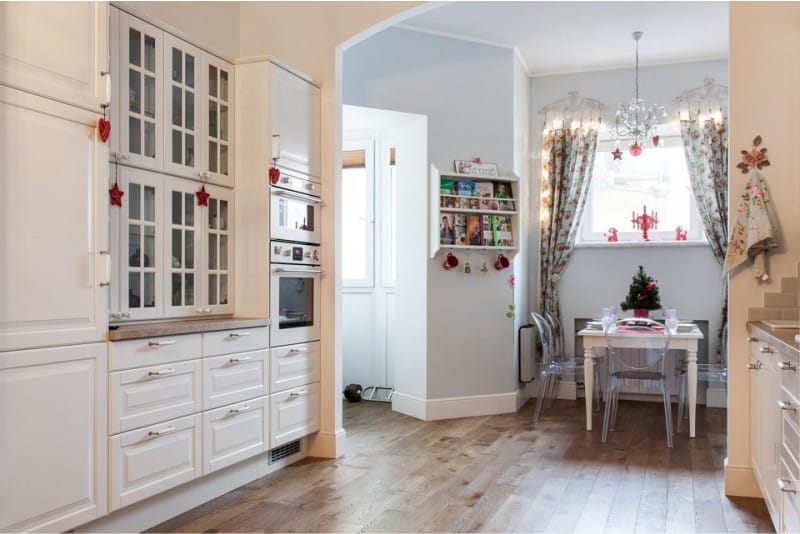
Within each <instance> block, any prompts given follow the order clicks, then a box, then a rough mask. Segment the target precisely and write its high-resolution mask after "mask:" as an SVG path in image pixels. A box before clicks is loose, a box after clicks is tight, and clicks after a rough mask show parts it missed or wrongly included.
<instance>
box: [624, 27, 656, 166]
mask: <svg viewBox="0 0 800 534" xmlns="http://www.w3.org/2000/svg"><path fill="white" fill-rule="evenodd" d="M642 33H643V32H633V40H634V41H636V67H635V73H636V81H635V85H634V93H633V98H632V99H631V101H630V102H628V104H627V105H625V104H622V103H620V105H619V110H618V111H617V114H616V116H615V124H614V130H615V133H616V135H617V137H624V138H628V139H633V144H631V146H630V153H631V154H632V155H634V156H638V155H639V154H641V153H642V148H643V147H642V145H643V144H644V141H645V140H646V139H648V138H650V139H652V141H653V145H658V141H659V138H658V133H657V123H658V117H659V115H661V116H664V115H665V112H664V108H663V107H662V106H657V105H655V104H653V105H651V106H650V107H647V105H646V104H645V102H644V100H642V99H641V98H639V39H641V38H642Z"/></svg>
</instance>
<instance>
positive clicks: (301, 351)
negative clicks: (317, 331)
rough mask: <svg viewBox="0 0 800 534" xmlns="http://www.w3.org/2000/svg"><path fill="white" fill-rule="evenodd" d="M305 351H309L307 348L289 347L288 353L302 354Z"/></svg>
mask: <svg viewBox="0 0 800 534" xmlns="http://www.w3.org/2000/svg"><path fill="white" fill-rule="evenodd" d="M306 352H311V351H310V350H309V349H290V350H289V354H304V353H306Z"/></svg>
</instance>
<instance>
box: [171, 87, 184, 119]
mask: <svg viewBox="0 0 800 534" xmlns="http://www.w3.org/2000/svg"><path fill="white" fill-rule="evenodd" d="M172 124H174V125H175V126H181V125H183V91H181V88H180V87H176V86H174V85H173V86H172Z"/></svg>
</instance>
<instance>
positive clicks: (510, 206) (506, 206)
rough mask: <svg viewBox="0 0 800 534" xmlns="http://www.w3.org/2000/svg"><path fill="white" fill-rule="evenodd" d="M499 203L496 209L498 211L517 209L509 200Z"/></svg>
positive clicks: (499, 201)
mask: <svg viewBox="0 0 800 534" xmlns="http://www.w3.org/2000/svg"><path fill="white" fill-rule="evenodd" d="M497 202H498V203H499V205H498V208H499V210H500V211H515V210H516V209H517V206H516V204H514V201H513V200H511V199H508V200H498V201H497Z"/></svg>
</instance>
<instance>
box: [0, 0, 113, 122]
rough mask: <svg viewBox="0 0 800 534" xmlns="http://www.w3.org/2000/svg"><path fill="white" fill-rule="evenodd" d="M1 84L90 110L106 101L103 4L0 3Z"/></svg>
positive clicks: (106, 65)
mask: <svg viewBox="0 0 800 534" xmlns="http://www.w3.org/2000/svg"><path fill="white" fill-rule="evenodd" d="M0 21H3V22H2V27H3V30H2V38H0V83H2V84H7V85H10V86H12V87H16V88H18V89H22V90H24V91H29V92H31V93H35V94H38V95H41V96H44V97H47V98H51V99H54V100H58V101H60V102H65V103H67V104H71V105H74V106H78V107H81V108H84V109H87V110H90V111H95V112H100V111H101V108H100V105H101V103H105V102H107V101H108V100H109V98H110V95H108V94H107V93H108V91H107V89H106V79H105V77H104V76H103V74H102V73H103V72H107V71H108V53H107V50H108V7H107V3H106V2H0Z"/></svg>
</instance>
